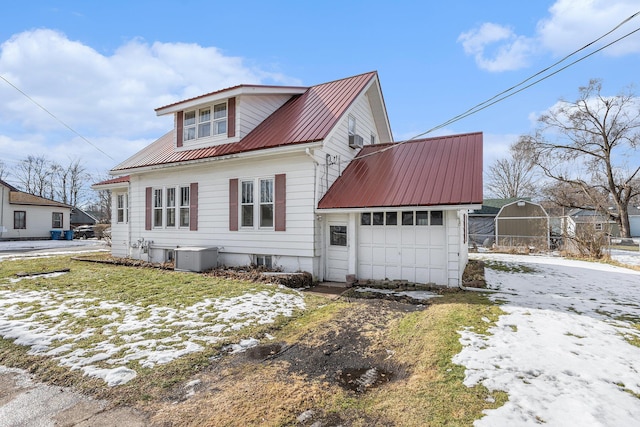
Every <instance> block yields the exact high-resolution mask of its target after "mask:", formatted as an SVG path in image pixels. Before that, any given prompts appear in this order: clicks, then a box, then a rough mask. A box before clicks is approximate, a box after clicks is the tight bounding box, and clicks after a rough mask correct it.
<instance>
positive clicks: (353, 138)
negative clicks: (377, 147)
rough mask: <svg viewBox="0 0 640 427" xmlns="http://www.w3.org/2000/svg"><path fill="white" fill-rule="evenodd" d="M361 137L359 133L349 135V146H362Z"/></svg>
mask: <svg viewBox="0 0 640 427" xmlns="http://www.w3.org/2000/svg"><path fill="white" fill-rule="evenodd" d="M362 144H363V139H362V137H361V136H360V135H349V147H351V148H362Z"/></svg>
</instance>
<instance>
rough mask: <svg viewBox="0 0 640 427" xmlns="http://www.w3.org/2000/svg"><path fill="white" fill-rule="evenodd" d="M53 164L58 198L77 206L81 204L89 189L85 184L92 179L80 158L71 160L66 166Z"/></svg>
mask: <svg viewBox="0 0 640 427" xmlns="http://www.w3.org/2000/svg"><path fill="white" fill-rule="evenodd" d="M53 166H54V167H53V168H52V169H53V172H54V176H55V181H56V197H57V200H59V201H61V202H62V203H66V204H68V205H71V206H75V207H77V206H79V205H81V204H82V202H84V201H85V200H84V196H85V193H86V191H87V190H86V188H85V185H84V184H85V183H86V182H87V181H89V180H90V176H89V174H88V173H87V172H86V169H85V168H84V166H82V164H81V162H80V160H79V159H75V160H70V161H69V164H68V165H67V166H66V167H62V166H59V165H57V164H53Z"/></svg>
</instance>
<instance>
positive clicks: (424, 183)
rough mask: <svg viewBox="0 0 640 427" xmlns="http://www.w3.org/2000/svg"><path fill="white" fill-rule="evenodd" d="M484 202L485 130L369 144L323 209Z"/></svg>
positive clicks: (321, 204)
mask: <svg viewBox="0 0 640 427" xmlns="http://www.w3.org/2000/svg"><path fill="white" fill-rule="evenodd" d="M466 204H482V133H470V134H463V135H451V136H445V137H436V138H426V139H420V140H413V141H406V142H400V143H395V144H380V145H369V146H365V147H364V148H363V149H362V150H361V151H360V153H358V155H357V156H356V158H355V159H354V160H353V161H352V162H351V163H350V164H349V166H347V168H346V169H345V171H344V172H343V173H342V176H340V177H339V178H338V179H337V180H336V182H335V183H334V184H333V185H332V186H331V188H330V189H329V191H328V192H327V193H326V194H325V195H324V197H323V198H322V199H321V200H320V202H319V203H318V208H319V209H340V208H369V207H401V206H436V205H466Z"/></svg>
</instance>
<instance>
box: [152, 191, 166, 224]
mask: <svg viewBox="0 0 640 427" xmlns="http://www.w3.org/2000/svg"><path fill="white" fill-rule="evenodd" d="M162 192H163V190H162V188H156V189H154V190H153V226H154V227H162V225H163V224H162V216H163V213H164V205H163V197H162Z"/></svg>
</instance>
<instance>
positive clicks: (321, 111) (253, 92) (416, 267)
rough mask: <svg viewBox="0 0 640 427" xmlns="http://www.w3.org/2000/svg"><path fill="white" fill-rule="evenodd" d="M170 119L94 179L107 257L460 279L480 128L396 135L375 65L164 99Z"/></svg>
mask: <svg viewBox="0 0 640 427" xmlns="http://www.w3.org/2000/svg"><path fill="white" fill-rule="evenodd" d="M156 112H157V114H158V115H172V116H173V117H174V123H175V125H174V128H173V129H172V130H171V131H170V132H168V133H167V134H166V135H164V136H162V137H161V138H160V139H158V140H157V141H155V142H154V143H152V144H151V145H149V146H148V147H146V148H144V149H143V150H141V151H140V152H138V153H137V154H135V155H133V156H132V157H131V158H129V159H127V160H125V161H124V162H122V163H121V164H119V165H117V166H116V167H114V168H113V169H112V170H111V171H110V173H111V174H112V175H114V176H117V177H116V178H114V179H112V180H108V181H104V182H101V183H98V184H96V185H94V188H95V189H110V190H111V191H112V197H113V203H112V205H113V215H112V252H113V255H114V256H121V257H134V258H140V259H148V260H150V261H153V262H160V261H165V260H169V259H173V257H174V255H175V254H176V250H178V251H179V252H182V251H184V250H185V248H204V247H216V248H217V249H218V260H217V263H218V264H220V265H248V264H252V263H253V264H258V265H260V264H264V265H272V266H274V267H275V266H277V267H280V268H282V269H283V270H284V271H308V272H311V273H312V274H313V276H314V277H315V278H316V279H317V280H331V281H345V278H346V276H347V275H354V276H356V277H358V278H364V279H385V278H386V279H401V280H408V281H411V282H418V283H435V284H439V285H447V286H456V285H458V284H459V280H460V278H461V275H462V271H463V270H464V267H465V265H466V262H467V242H466V235H467V231H466V226H467V218H466V212H467V211H468V209H473V208H478V207H479V206H480V205H481V203H482V134H480V133H474V134H466V135H455V136H450V137H441V138H429V139H422V140H415V141H407V142H404V143H392V135H391V127H390V125H389V121H388V117H387V112H386V108H385V104H384V100H383V97H382V91H381V88H380V83H379V80H378V75H377V73H376V72H370V73H365V74H361V75H357V76H354V77H350V78H346V79H342V80H337V81H333V82H329V83H324V84H320V85H316V86H311V87H282V86H259V85H240V86H235V87H231V88H228V89H223V90H219V91H216V92H212V93H209V94H206V95H202V96H199V97H196V98H192V99H187V100H184V101H180V102H177V103H175V104H171V105H167V106H164V107H161V108H158V109H157V110H156Z"/></svg>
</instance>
